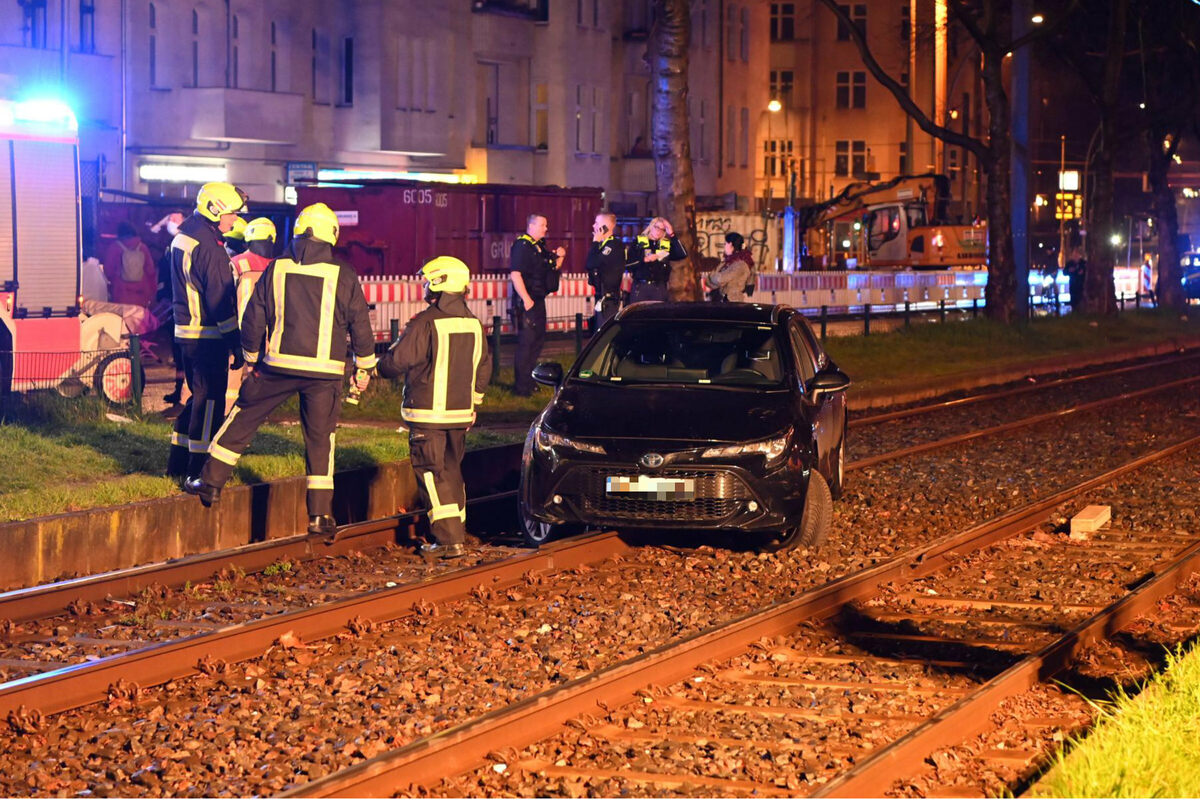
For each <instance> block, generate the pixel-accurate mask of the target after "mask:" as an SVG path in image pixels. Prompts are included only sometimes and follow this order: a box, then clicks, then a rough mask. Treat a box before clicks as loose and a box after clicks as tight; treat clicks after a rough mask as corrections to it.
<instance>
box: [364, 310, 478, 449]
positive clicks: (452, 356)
mask: <svg viewBox="0 0 1200 800" xmlns="http://www.w3.org/2000/svg"><path fill="white" fill-rule="evenodd" d="M491 363H492V362H491V354H490V353H489V352H488V346H487V338H486V337H485V336H484V335H483V325H482V324H481V323H480V322H479V320H478V319H476V318H475V316H474V315H473V314H472V313H471V312H470V310H469V309H468V308H467V303H466V300H465V299H464V296H463V295H461V294H454V295H451V294H444V295H442V296H441V297H440V298H439V299H438V303H437V304H436V305H431V306H429V308H427V309H425V310H424V311H422V312H421V313H419V314H417V315H416V316H415V317H413V318H412V319H411V320H409V323H408V325H407V326H405V328H404V333H403V334H401V336H400V338H399V339H398V340H397V341H396V343H395V344H394V345H392V349H391V350H389V351H388V352H387V355H385V356H384V357H383V358H382V359H380V362H379V371H380V372H381V373H383V375H384V376H386V377H389V378H399V377H403V378H404V403H403V406H402V407H401V410H400V416H401V417H402V418H403V419H405V420H406V421H408V422H411V423H414V424H418V425H428V426H430V427H439V428H465V427H468V426H470V425H471V424H472V423H473V422H474V421H475V406H477V405H479V404H480V403H482V402H483V391H484V389H485V388H487V384H488V380H489V379H490V378H491V371H492V370H491Z"/></svg>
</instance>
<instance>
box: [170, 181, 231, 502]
mask: <svg viewBox="0 0 1200 800" xmlns="http://www.w3.org/2000/svg"><path fill="white" fill-rule="evenodd" d="M245 205H246V193H245V192H243V191H242V190H241V189H239V188H237V187H236V186H234V185H233V184H230V183H206V184H204V186H202V187H201V188H200V192H199V194H197V195H196V212H195V213H194V214H192V216H190V217H188V218H187V219H186V220H184V221H183V224H181V225H180V226H179V233H177V234H176V235H175V238H174V239H173V240H172V241H171V249H170V251H169V255H170V271H171V290H172V291H171V294H172V300H173V303H174V305H173V312H174V317H175V341H176V343H178V345H179V354H180V357H181V360H182V364H183V373H184V379H185V380H186V381H187V385H188V389H189V390H190V391H191V393H192V396H191V397H190V398H189V399H188V401H187V403H186V404H185V405H184V407H183V411H182V412H181V413H180V414H179V416H178V417H177V418H176V419H175V427H174V431H173V432H172V434H171V454H170V456H169V457H168V459H167V474H168V475H170V476H172V477H175V478H181V479H182V478H187V477H188V476H192V475H197V474H199V472H200V468H201V467H202V466H204V460H205V458H207V455H206V454H207V453H208V445H209V443H210V442H211V441H212V435H213V432H214V431H215V430H216V429H217V428H219V427H220V426H221V420H223V419H224V417H225V413H224V412H225V387H226V384H227V382H228V380H229V370H230V369H241V368H242V349H241V347H240V343H239V342H238V326H237V311H236V308H235V305H234V293H233V271H232V269H231V268H230V265H229V254H228V253H226V252H225V246H224V244H222V242H221V236H222V234H224V233H226V232H227V231H230V230H232V229H233V226H234V220H236V219H238V216H237V212H238V211H240V210H241V209H242V208H244V207H245ZM230 353H232V354H233V364H232V366H231V365H230V363H229V356H230Z"/></svg>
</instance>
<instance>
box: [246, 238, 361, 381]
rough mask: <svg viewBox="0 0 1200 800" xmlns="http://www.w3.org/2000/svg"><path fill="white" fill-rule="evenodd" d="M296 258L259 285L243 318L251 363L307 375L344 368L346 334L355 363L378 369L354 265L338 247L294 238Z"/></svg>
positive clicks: (276, 265) (328, 376) (340, 372)
mask: <svg viewBox="0 0 1200 800" xmlns="http://www.w3.org/2000/svg"><path fill="white" fill-rule="evenodd" d="M288 255H290V256H291V257H290V258H286V257H285V258H277V259H275V261H273V262H272V263H271V265H270V266H268V267H267V269H266V272H264V273H263V275H262V277H261V278H259V279H258V283H256V284H255V285H254V294H253V295H251V297H250V303H249V304H248V305H247V306H246V313H245V315H244V316H243V317H242V350H243V352H244V353H245V355H246V363H247V364H260V365H262V366H263V367H265V368H266V369H268V370H269V371H271V372H278V373H281V374H284V375H294V376H297V377H301V378H320V379H324V380H338V381H340V380H341V379H342V377H343V376H344V375H345V374H346V333H347V331H349V333H350V341H351V348H352V350H353V352H354V366H356V367H358V368H359V369H373V368H374V367H375V363H376V358H375V337H374V335H373V334H372V333H371V318H370V314H369V312H368V311H367V301H366V298H365V297H363V291H362V286H361V285H360V284H359V282H358V276H357V275H355V273H354V270H353V269H351V268H350V267H348V266H345V265H343V264H338V263H336V262H334V260H333V248H331V247H330V246H329V245H327V244H325V243H324V242H320V241H316V240H314V239H304V238H301V239H295V240H293V242H292V249H291V253H289V254H288Z"/></svg>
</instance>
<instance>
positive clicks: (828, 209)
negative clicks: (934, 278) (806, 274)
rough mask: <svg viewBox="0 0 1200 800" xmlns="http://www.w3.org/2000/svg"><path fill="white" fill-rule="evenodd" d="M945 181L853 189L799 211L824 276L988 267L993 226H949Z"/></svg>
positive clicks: (920, 178) (902, 180)
mask: <svg viewBox="0 0 1200 800" xmlns="http://www.w3.org/2000/svg"><path fill="white" fill-rule="evenodd" d="M948 202H949V180H948V179H947V178H946V176H944V175H936V174H925V175H901V176H900V177H898V178H895V179H893V180H890V181H887V182H885V183H880V184H870V183H861V182H860V183H852V184H850V185H849V186H847V187H846V188H845V189H844V190H843V191H842V192H841V194H839V195H837V196H836V197H834V198H833V199H832V200H829V201H827V202H825V203H819V204H817V205H813V206H808V207H806V208H804V209H801V210H800V214H799V220H800V226H801V227H802V228H803V229H804V245H805V248H806V250H807V254H808V255H809V256H810V257H811V258H812V259H813V260H815V261H816V265H817V266H818V267H820V268H823V269H835V268H845V267H851V266H853V267H858V268H860V269H946V268H950V267H965V268H971V269H979V268H983V267H985V266H986V265H987V226H986V224H984V223H976V224H970V225H962V224H952V223H949V222H948V221H947V220H946V206H947V205H948Z"/></svg>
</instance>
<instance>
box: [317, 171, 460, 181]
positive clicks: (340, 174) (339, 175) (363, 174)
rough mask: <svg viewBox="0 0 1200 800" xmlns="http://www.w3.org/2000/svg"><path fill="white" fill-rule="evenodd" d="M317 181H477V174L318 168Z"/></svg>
mask: <svg viewBox="0 0 1200 800" xmlns="http://www.w3.org/2000/svg"><path fill="white" fill-rule="evenodd" d="M317 180H318V181H331V182H339V181H426V182H430V183H479V176H478V175H472V174H469V173H467V174H461V175H456V174H453V173H450V172H402V171H400V170H387V169H320V170H317Z"/></svg>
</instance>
